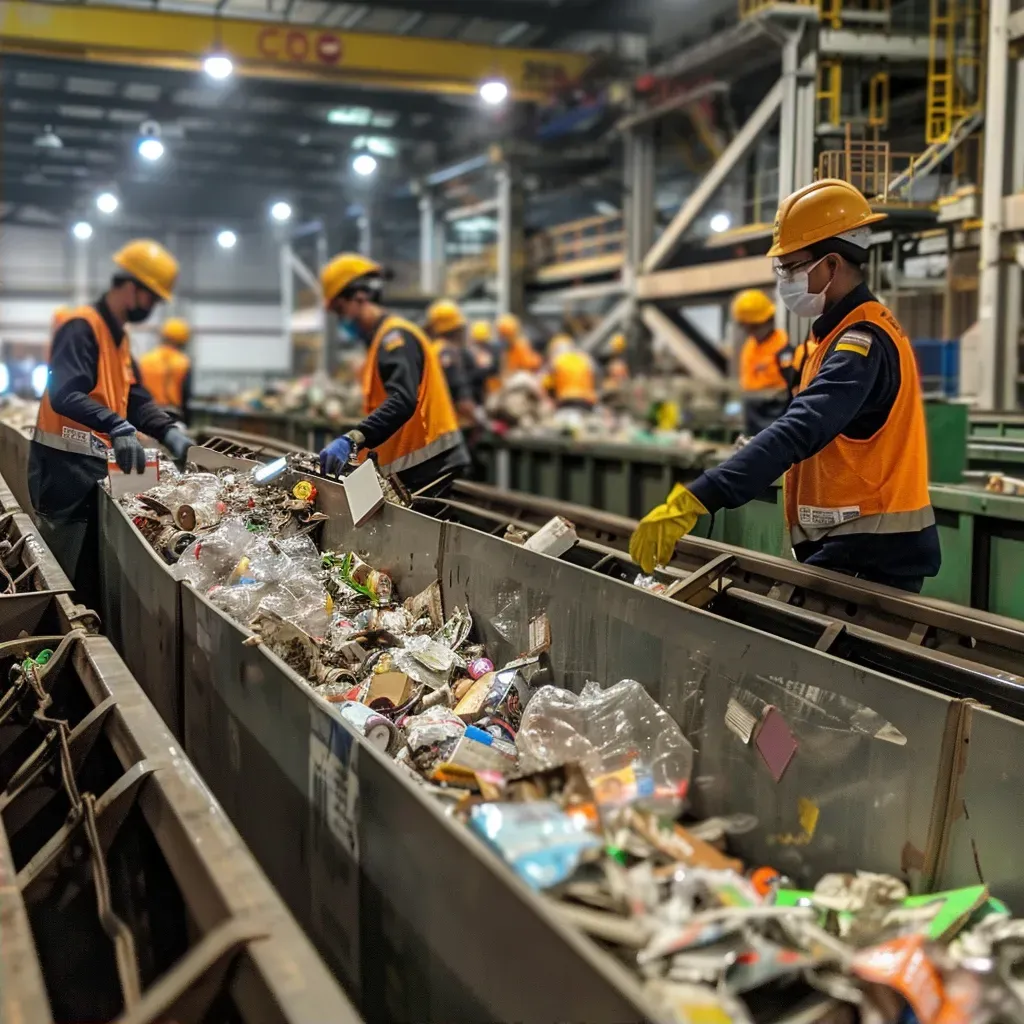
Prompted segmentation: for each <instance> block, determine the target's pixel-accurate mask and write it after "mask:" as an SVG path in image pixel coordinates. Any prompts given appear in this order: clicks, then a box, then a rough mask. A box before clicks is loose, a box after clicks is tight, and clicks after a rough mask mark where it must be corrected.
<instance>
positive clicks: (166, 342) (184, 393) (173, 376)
mask: <svg viewBox="0 0 1024 1024" xmlns="http://www.w3.org/2000/svg"><path fill="white" fill-rule="evenodd" d="M191 337H192V331H191V330H190V329H189V326H188V324H187V323H185V321H184V320H182V319H181V318H180V317H176V316H172V317H169V318H168V319H167V320H165V321H164V323H163V326H162V327H161V328H160V344H159V345H157V346H156V348H154V349H150V351H149V352H147V353H146V354H145V355H144V356H142V358H141V359H140V360H139V372H140V373H141V374H142V384H143V386H144V387H145V389H146V390H147V391H148V392H149V393H150V394H151V395H152V396H153V401H154V402H156V404H157V405H159V406H160V408H161V409H163V410H164V411H165V412H166V413H167V414H168V415H170V416H173V417H174V418H175V419H177V420H180V421H181V422H182V423H185V424H186V425H187V424H188V421H189V410H188V407H189V401H190V399H191V397H192V360H191V359H189V357H188V356H187V355H185V347H186V346H187V345H188V343H189V340H190V339H191Z"/></svg>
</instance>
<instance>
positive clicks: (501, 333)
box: [495, 313, 522, 341]
mask: <svg viewBox="0 0 1024 1024" xmlns="http://www.w3.org/2000/svg"><path fill="white" fill-rule="evenodd" d="M495 326H496V327H497V328H498V337H499V338H504V339H505V341H515V339H516V338H518V337H519V332H520V331H521V330H522V324H520V322H519V317H517V316H513V315H512V314H511V313H505V314H504V315H502V316H499V317H498V322H497V324H496V325H495Z"/></svg>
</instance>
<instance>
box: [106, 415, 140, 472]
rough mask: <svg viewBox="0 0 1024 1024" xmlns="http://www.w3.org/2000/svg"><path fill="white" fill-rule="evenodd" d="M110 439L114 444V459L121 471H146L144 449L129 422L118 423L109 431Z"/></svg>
mask: <svg viewBox="0 0 1024 1024" xmlns="http://www.w3.org/2000/svg"><path fill="white" fill-rule="evenodd" d="M110 440H111V442H112V443H113V445H114V459H115V461H116V462H117V464H118V466H120V467H121V472H122V473H130V472H131V471H132V469H134V470H135V472H136V473H145V472H146V449H145V448H143V447H142V445H141V443H140V442H139V439H138V438H137V437H136V436H135V428H134V427H133V426H132V425H131V424H130V423H119V424H118V425H117V426H116V427H114V429H113V430H112V431H111V432H110Z"/></svg>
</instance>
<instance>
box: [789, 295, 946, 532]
mask: <svg viewBox="0 0 1024 1024" xmlns="http://www.w3.org/2000/svg"><path fill="white" fill-rule="evenodd" d="M864 322H867V323H871V324H875V325H876V326H877V327H879V328H881V329H882V330H883V331H884V332H885V334H886V335H887V336H888V337H889V338H891V339H892V341H893V344H894V345H895V346H896V350H897V352H898V354H899V360H900V388H899V391H898V392H897V394H896V400H895V401H894V402H893V406H892V409H891V410H890V412H889V417H888V419H887V420H886V421H885V423H884V424H883V425H882V427H881V428H880V429H879V430H878V431H877V432H876V433H875V434H874V435H873V436H871V437H869V438H866V439H865V440H855V439H852V438H848V437H843V436H839V437H837V438H835V439H834V440H832V441H831V442H830V443H829V444H827V445H826V446H825V447H824V448H823V449H822V450H821V451H820V452H818V453H817V454H816V455H812V456H811V457H810V458H809V459H806V460H805V461H804V462H801V463H798V464H797V465H795V466H794V467H793V468H792V469H790V471H789V472H788V473H787V474H786V479H785V509H786V524H787V526H788V527H789V531H790V537H791V540H792V542H793V544H794V545H796V544H799V543H802V542H805V541H819V540H822V539H823V538H825V537H836V536H845V535H849V534H854V533H867V534H870V533H915V532H917V531H920V530H923V529H925V528H927V527H929V526H931V525H932V524H933V523H934V522H935V513H934V511H933V510H932V507H931V503H930V498H929V495H928V441H927V434H926V431H925V422H924V405H923V403H922V400H921V385H920V381H919V379H918V374H917V364H916V362H915V360H914V354H913V350H912V349H911V347H910V341H909V340H908V338H907V336H906V335H905V334H904V333H903V329H902V328H901V327H900V325H899V324H898V323H897V322H896V318H895V317H894V316H893V315H892V313H890V312H889V310H888V309H886V308H885V307H884V306H883V305H881V304H880V303H878V302H866V303H863V304H862V305H860V306H858V307H857V308H856V309H855V310H853V312H851V313H850V314H849V316H847V317H846V319H845V320H843V322H842V323H840V324H839V326H838V327H836V329H835V330H834V331H833V332H832V333H831V334H830V335H829V336H828V337H827V338H825V339H823V340H822V342H821V344H819V345H818V346H817V347H816V348H815V349H814V351H808V354H807V357H806V360H805V362H804V365H803V368H802V372H801V376H800V383H799V385H798V387H797V389H796V391H797V393H799V392H800V391H801V390H803V389H804V388H805V387H807V386H808V384H810V382H811V381H812V380H813V379H814V377H815V375H816V374H817V372H818V370H819V369H820V367H821V364H822V362H823V361H824V359H825V358H826V356H827V355H828V353H829V352H830V351H831V350H832V347H833V344H834V343H835V342H836V341H837V340H838V339H839V338H840V336H841V335H843V334H845V333H846V332H847V331H848V330H849V329H850V328H851V327H853V325H854V324H857V323H864Z"/></svg>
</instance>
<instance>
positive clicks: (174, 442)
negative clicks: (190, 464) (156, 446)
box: [164, 427, 195, 462]
mask: <svg viewBox="0 0 1024 1024" xmlns="http://www.w3.org/2000/svg"><path fill="white" fill-rule="evenodd" d="M194 444H195V441H193V440H192V438H191V437H189V436H188V434H186V433H185V431H184V430H179V429H178V428H177V427H171V429H170V430H168V431H167V433H166V434H164V447H165V448H166V449H167V450H168V451H169V452H170V453H171V455H173V456H174V461H175V462H184V461H185V456H186V455H188V450H189V448H191V447H192V446H193V445H194Z"/></svg>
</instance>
